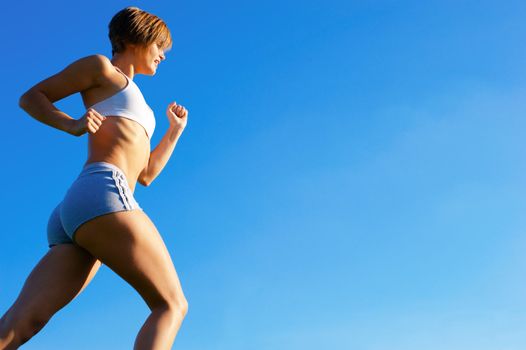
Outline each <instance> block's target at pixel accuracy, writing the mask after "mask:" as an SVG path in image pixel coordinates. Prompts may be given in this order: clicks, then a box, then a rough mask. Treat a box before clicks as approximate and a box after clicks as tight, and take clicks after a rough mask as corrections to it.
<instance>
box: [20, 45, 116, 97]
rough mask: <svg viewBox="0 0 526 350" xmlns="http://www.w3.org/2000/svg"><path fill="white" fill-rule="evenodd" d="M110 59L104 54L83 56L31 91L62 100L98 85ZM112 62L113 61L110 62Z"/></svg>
mask: <svg viewBox="0 0 526 350" xmlns="http://www.w3.org/2000/svg"><path fill="white" fill-rule="evenodd" d="M105 60H106V61H109V60H108V59H107V58H106V57H104V56H102V55H91V56H87V57H83V58H81V59H79V60H77V61H75V62H73V63H71V64H70V65H68V66H67V67H66V68H64V69H63V70H62V71H60V72H58V73H57V74H54V75H52V76H50V77H49V78H47V79H44V80H42V81H41V82H39V83H38V84H36V85H35V86H33V87H32V88H31V89H29V90H28V92H29V91H40V92H42V93H43V94H45V95H46V96H47V98H48V99H49V100H50V101H51V102H55V101H58V100H61V99H63V98H65V97H67V96H70V95H72V94H74V93H77V92H81V91H84V90H87V89H89V88H91V87H93V86H96V85H97V84H98V81H99V77H100V76H101V75H102V72H103V71H104V67H105V65H107V64H108V63H107V62H105ZM110 64H111V63H110Z"/></svg>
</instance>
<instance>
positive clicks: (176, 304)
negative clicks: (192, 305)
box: [166, 294, 188, 318]
mask: <svg viewBox="0 0 526 350" xmlns="http://www.w3.org/2000/svg"><path fill="white" fill-rule="evenodd" d="M166 305H167V307H168V308H169V309H170V310H172V311H173V312H174V313H176V314H177V315H180V317H181V318H184V317H185V316H186V314H187V313H188V301H187V300H186V298H185V297H184V295H182V294H179V295H177V297H174V298H170V300H168V301H167V303H166Z"/></svg>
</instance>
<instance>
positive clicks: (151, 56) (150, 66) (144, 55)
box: [139, 43, 166, 75]
mask: <svg viewBox="0 0 526 350" xmlns="http://www.w3.org/2000/svg"><path fill="white" fill-rule="evenodd" d="M140 51H141V54H140V55H139V57H140V62H141V66H142V68H143V69H142V70H144V74H148V75H154V74H155V73H156V72H157V66H158V65H159V64H160V63H161V61H163V60H165V59H166V57H165V56H164V51H163V49H161V48H160V47H159V46H158V45H157V43H151V44H150V45H147V46H145V47H144V49H143V50H140Z"/></svg>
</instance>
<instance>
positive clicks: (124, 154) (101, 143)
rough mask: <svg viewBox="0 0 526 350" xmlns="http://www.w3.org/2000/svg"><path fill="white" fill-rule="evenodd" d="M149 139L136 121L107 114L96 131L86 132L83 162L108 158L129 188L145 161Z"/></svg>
mask: <svg viewBox="0 0 526 350" xmlns="http://www.w3.org/2000/svg"><path fill="white" fill-rule="evenodd" d="M149 157H150V139H149V138H148V135H147V134H146V130H145V129H144V128H143V127H142V125H141V124H139V123H138V122H136V121H134V120H131V119H126V118H124V117H118V116H108V117H107V118H106V120H104V121H103V122H102V125H101V126H100V128H99V129H98V130H97V132H96V133H94V134H92V133H88V159H87V160H86V164H88V163H93V162H107V163H111V164H114V165H116V166H117V167H119V168H120V169H121V170H122V171H123V172H124V175H125V176H126V180H127V181H128V185H129V186H130V189H131V190H132V192H134V191H135V185H136V183H137V179H138V178H139V174H140V173H141V171H142V170H143V169H144V168H145V167H146V166H147V165H148V160H149Z"/></svg>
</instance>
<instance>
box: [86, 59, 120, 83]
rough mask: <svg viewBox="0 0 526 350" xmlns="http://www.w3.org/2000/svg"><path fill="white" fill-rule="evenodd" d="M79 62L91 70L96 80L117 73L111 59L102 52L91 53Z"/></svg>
mask: <svg viewBox="0 0 526 350" xmlns="http://www.w3.org/2000/svg"><path fill="white" fill-rule="evenodd" d="M77 62H79V63H81V64H82V65H83V66H84V68H85V69H86V70H87V71H90V72H91V73H92V76H93V78H95V80H100V79H104V80H106V79H107V78H108V76H109V75H111V74H114V73H115V68H114V66H113V63H111V60H110V59H109V58H108V57H106V56H105V55H102V54H93V55H89V56H86V57H83V58H81V59H79V60H78V61H77Z"/></svg>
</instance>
